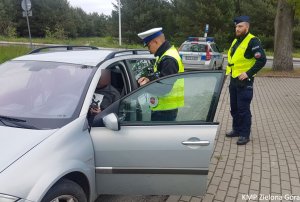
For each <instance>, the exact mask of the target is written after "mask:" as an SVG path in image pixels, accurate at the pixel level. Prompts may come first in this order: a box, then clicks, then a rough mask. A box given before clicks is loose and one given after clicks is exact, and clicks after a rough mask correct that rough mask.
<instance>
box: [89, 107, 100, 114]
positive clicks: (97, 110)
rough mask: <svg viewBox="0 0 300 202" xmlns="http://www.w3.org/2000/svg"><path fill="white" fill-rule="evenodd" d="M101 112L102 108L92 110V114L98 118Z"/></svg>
mask: <svg viewBox="0 0 300 202" xmlns="http://www.w3.org/2000/svg"><path fill="white" fill-rule="evenodd" d="M100 112H101V109H100V108H93V107H92V108H90V113H91V114H92V115H94V116H96V115H97V114H99V113H100Z"/></svg>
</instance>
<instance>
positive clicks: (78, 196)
mask: <svg viewBox="0 0 300 202" xmlns="http://www.w3.org/2000/svg"><path fill="white" fill-rule="evenodd" d="M65 201H70V202H87V198H86V195H85V193H84V191H83V189H82V188H81V187H80V186H79V185H78V184H77V183H75V182H73V181H71V180H68V179H62V180H60V181H58V182H57V183H56V184H55V185H54V186H53V187H52V188H51V189H50V190H49V191H48V192H47V194H46V195H45V197H44V198H43V200H42V202H65Z"/></svg>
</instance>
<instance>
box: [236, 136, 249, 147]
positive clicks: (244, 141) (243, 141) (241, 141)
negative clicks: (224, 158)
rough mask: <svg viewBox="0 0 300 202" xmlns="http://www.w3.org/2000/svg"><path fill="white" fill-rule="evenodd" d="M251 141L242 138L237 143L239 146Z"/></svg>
mask: <svg viewBox="0 0 300 202" xmlns="http://www.w3.org/2000/svg"><path fill="white" fill-rule="evenodd" d="M249 141H250V139H249V138H248V137H243V136H240V137H239V139H238V141H237V142H236V144H237V145H245V144H247V143H248V142H249Z"/></svg>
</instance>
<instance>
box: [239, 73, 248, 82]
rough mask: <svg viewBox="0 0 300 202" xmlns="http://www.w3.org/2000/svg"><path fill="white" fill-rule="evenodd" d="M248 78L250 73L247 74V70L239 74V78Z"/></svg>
mask: <svg viewBox="0 0 300 202" xmlns="http://www.w3.org/2000/svg"><path fill="white" fill-rule="evenodd" d="M247 78H248V75H247V74H246V72H243V73H241V74H240V75H239V80H241V81H242V80H245V79H247Z"/></svg>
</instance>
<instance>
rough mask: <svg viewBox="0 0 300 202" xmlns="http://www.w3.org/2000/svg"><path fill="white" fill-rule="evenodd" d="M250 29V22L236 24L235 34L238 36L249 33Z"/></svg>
mask: <svg viewBox="0 0 300 202" xmlns="http://www.w3.org/2000/svg"><path fill="white" fill-rule="evenodd" d="M248 30H249V23H247V22H240V23H239V24H237V25H236V26H235V35H236V36H237V37H239V36H244V35H245V34H247V32H248Z"/></svg>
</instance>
